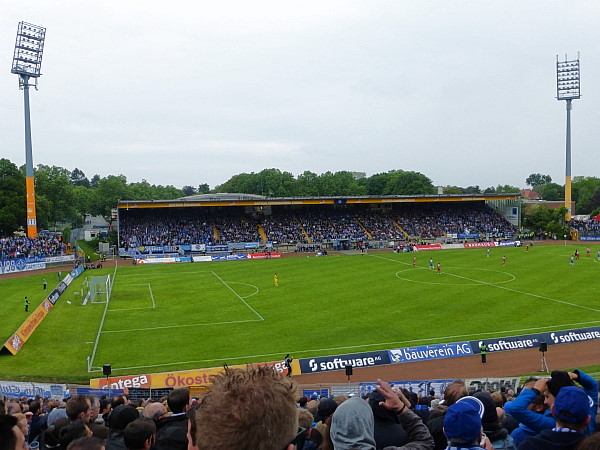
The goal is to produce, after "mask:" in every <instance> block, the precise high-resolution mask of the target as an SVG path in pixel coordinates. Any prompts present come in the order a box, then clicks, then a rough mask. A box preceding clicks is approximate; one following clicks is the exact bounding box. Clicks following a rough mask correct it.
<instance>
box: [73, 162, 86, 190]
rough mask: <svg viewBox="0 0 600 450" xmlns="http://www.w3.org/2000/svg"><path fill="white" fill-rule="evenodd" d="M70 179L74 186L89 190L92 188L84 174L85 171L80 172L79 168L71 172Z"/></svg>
mask: <svg viewBox="0 0 600 450" xmlns="http://www.w3.org/2000/svg"><path fill="white" fill-rule="evenodd" d="M70 178H71V183H73V186H84V187H87V188H89V187H90V180H88V179H87V177H86V176H85V173H83V171H81V170H79V169H78V168H77V167H76V168H75V169H73V171H72V172H71V175H70Z"/></svg>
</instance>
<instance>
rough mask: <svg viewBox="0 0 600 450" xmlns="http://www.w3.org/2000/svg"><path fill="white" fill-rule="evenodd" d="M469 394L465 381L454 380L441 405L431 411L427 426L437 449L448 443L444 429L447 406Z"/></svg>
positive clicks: (444, 446) (447, 389) (447, 388)
mask: <svg viewBox="0 0 600 450" xmlns="http://www.w3.org/2000/svg"><path fill="white" fill-rule="evenodd" d="M467 395H469V391H468V390H467V387H466V386H465V382H464V381H461V380H458V381H453V382H452V383H450V384H449V385H448V386H447V387H446V390H445V391H444V398H443V400H442V403H441V405H440V406H438V407H437V408H436V409H434V410H433V411H432V412H431V414H430V417H429V420H428V421H427V428H429V432H430V433H431V435H432V436H433V440H434V442H435V450H443V449H445V448H446V446H447V444H448V440H447V439H446V435H445V434H444V430H443V427H444V414H445V413H446V408H447V407H450V406H451V405H453V404H454V403H456V402H457V401H458V400H459V399H460V398H462V397H466V396H467ZM431 416H434V417H431Z"/></svg>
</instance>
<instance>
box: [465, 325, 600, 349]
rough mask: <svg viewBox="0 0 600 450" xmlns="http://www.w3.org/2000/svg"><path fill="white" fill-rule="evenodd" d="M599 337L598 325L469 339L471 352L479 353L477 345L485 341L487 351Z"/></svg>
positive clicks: (567, 342)
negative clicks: (495, 337) (521, 334)
mask: <svg viewBox="0 0 600 450" xmlns="http://www.w3.org/2000/svg"><path fill="white" fill-rule="evenodd" d="M595 339H600V327H589V328H579V329H575V330H562V331H550V332H547V333H535V334H526V335H523V336H512V337H505V338H497V339H482V340H479V341H471V342H470V344H471V348H472V349H473V353H480V352H481V351H480V349H479V347H480V346H481V344H482V343H484V342H485V345H486V347H487V351H488V352H501V351H505V350H519V349H521V348H534V347H539V346H540V342H545V343H546V344H548V345H556V344H569V343H572V342H581V341H590V340H595Z"/></svg>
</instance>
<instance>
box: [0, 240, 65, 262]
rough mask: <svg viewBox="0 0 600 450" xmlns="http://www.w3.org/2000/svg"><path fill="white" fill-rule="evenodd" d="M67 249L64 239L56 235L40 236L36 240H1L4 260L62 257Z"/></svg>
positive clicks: (0, 254) (0, 250) (0, 249)
mask: <svg viewBox="0 0 600 450" xmlns="http://www.w3.org/2000/svg"><path fill="white" fill-rule="evenodd" d="M66 250H67V247H66V246H65V244H64V243H63V242H62V238H61V237H59V236H54V235H46V234H45V235H39V236H38V237H36V238H29V237H26V236H15V237H7V238H0V256H1V257H2V259H14V258H29V257H31V256H62V255H64V254H65V252H66Z"/></svg>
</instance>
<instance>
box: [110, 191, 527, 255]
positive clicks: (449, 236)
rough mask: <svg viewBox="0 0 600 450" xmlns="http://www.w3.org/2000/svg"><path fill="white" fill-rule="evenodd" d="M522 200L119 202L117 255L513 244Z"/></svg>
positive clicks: (211, 198) (214, 198) (231, 197)
mask: <svg viewBox="0 0 600 450" xmlns="http://www.w3.org/2000/svg"><path fill="white" fill-rule="evenodd" d="M519 199H520V194H518V193H515V194H486V195H438V196H428V195H423V196H384V197H374V196H358V197H302V198H296V197H293V198H271V197H263V196H258V195H247V194H207V195H194V196H190V197H184V198H180V199H176V200H171V201H127V200H122V201H120V202H119V205H118V224H119V225H118V231H119V252H120V255H121V256H133V255H134V254H137V253H163V252H174V251H179V252H180V253H181V254H193V253H195V252H200V251H203V252H206V251H207V247H206V246H208V247H209V250H211V247H215V246H216V247H218V249H219V250H226V251H231V250H235V249H243V248H246V249H247V248H259V247H266V246H267V245H276V246H277V245H291V246H298V245H306V244H309V245H311V244H312V245H314V244H319V245H320V246H322V247H325V248H334V249H335V248H352V247H354V246H356V244H357V243H368V245H373V246H377V247H380V246H388V245H389V244H390V243H391V242H397V241H407V242H410V241H435V240H446V241H452V240H464V239H472V240H481V239H492V238H494V239H509V238H512V237H513V235H514V234H515V232H516V231H517V229H518V227H519V225H520V223H519V220H520V214H518V211H519ZM236 244H237V245H236ZM239 244H244V245H242V246H240V245H239ZM392 245H393V244H392ZM225 246H226V247H225Z"/></svg>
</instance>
